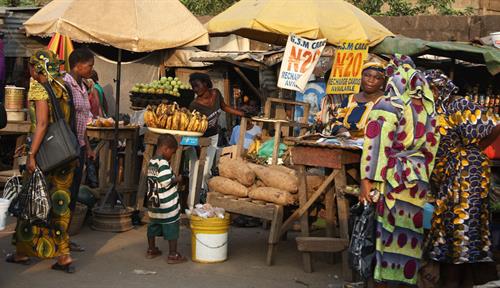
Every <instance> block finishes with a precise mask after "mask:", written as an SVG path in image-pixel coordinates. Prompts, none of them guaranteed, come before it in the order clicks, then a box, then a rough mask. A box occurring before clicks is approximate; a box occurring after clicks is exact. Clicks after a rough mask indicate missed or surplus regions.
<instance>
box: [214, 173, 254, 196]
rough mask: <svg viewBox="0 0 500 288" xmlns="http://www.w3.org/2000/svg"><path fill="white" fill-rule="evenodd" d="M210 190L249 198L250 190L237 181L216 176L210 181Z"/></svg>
mask: <svg viewBox="0 0 500 288" xmlns="http://www.w3.org/2000/svg"><path fill="white" fill-rule="evenodd" d="M208 188H210V191H215V192H219V193H222V194H227V195H234V196H238V197H248V188H247V187H245V186H244V185H242V184H240V183H238V182H237V181H234V180H231V179H228V178H224V177H220V176H215V177H212V178H210V180H208Z"/></svg>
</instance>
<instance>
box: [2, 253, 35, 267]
mask: <svg viewBox="0 0 500 288" xmlns="http://www.w3.org/2000/svg"><path fill="white" fill-rule="evenodd" d="M5 262H7V263H13V264H21V265H30V264H31V259H30V258H29V257H26V258H23V259H17V260H16V254H14V253H12V254H8V255H7V257H5Z"/></svg>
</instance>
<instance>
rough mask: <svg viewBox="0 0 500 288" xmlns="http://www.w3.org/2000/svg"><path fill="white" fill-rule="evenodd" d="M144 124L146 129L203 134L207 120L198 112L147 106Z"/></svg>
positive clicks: (168, 105) (175, 105)
mask: <svg viewBox="0 0 500 288" xmlns="http://www.w3.org/2000/svg"><path fill="white" fill-rule="evenodd" d="M144 123H145V124H146V126H148V127H152V128H160V129H168V130H180V131H192V132H200V133H205V131H206V130H207V128H208V119H207V117H206V116H205V115H201V114H200V113H199V112H198V111H196V110H194V111H192V112H191V111H189V110H188V109H186V108H180V107H179V105H178V104H177V103H176V102H174V103H173V104H164V103H162V104H160V105H158V106H151V105H149V106H148V107H147V108H146V111H145V112H144Z"/></svg>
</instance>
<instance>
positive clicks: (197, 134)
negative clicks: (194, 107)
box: [148, 127, 203, 137]
mask: <svg viewBox="0 0 500 288" xmlns="http://www.w3.org/2000/svg"><path fill="white" fill-rule="evenodd" d="M148 129H149V131H151V132H153V133H157V134H172V135H181V136H194V137H200V136H203V133H201V132H193V131H180V130H168V129H160V128H153V127H148Z"/></svg>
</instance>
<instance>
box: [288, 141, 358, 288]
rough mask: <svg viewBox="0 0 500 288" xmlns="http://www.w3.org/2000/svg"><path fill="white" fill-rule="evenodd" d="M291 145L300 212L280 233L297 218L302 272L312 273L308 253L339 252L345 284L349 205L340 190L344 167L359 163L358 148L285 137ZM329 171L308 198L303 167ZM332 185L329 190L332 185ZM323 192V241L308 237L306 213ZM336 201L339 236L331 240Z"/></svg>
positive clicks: (348, 271) (343, 183) (349, 277)
mask: <svg viewBox="0 0 500 288" xmlns="http://www.w3.org/2000/svg"><path fill="white" fill-rule="evenodd" d="M287 140H288V141H290V142H292V143H293V146H291V148H290V152H291V159H292V163H293V164H294V165H296V166H297V167H298V170H299V173H298V174H299V191H298V194H299V203H300V206H299V209H297V210H296V211H295V212H294V213H293V214H292V215H291V216H290V217H289V218H288V219H287V220H286V221H285V223H283V225H282V226H281V229H280V230H281V231H280V234H283V233H285V232H286V231H287V230H288V229H289V227H290V226H291V225H292V224H293V222H294V221H295V220H296V219H298V218H299V217H300V227H301V237H298V238H297V244H298V249H299V251H301V252H302V260H303V264H304V270H305V271H306V272H311V271H312V265H311V252H342V274H343V278H344V280H345V281H348V282H350V281H352V279H353V278H352V277H353V275H352V271H351V269H350V268H349V264H348V254H347V251H346V249H347V247H348V246H349V230H348V219H349V202H348V200H347V199H346V198H345V195H344V193H343V190H344V189H345V186H346V167H345V165H348V164H357V163H359V162H360V158H361V155H360V149H359V148H354V147H341V146H338V145H331V144H321V143H316V141H310V140H301V139H298V138H288V139H287ZM306 166H312V167H323V168H331V169H332V172H331V174H330V175H329V176H328V177H327V178H326V179H325V181H324V182H323V183H322V184H321V186H320V187H319V188H318V189H317V190H316V192H314V194H313V195H312V196H311V197H310V198H309V199H308V198H307V190H306V173H305V167H306ZM332 182H333V183H334V185H333V187H332V188H329V187H330V184H331V183H332ZM323 193H326V195H325V206H326V223H327V225H326V236H327V237H326V238H325V237H309V223H308V215H307V210H308V209H309V207H311V205H312V204H313V203H314V202H315V201H316V200H317V199H318V198H319V196H320V195H321V194H323ZM335 198H336V206H337V212H338V224H339V232H340V237H338V238H337V237H333V236H334V230H335V218H336V215H335V212H336V211H335V208H334V206H335Z"/></svg>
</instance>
